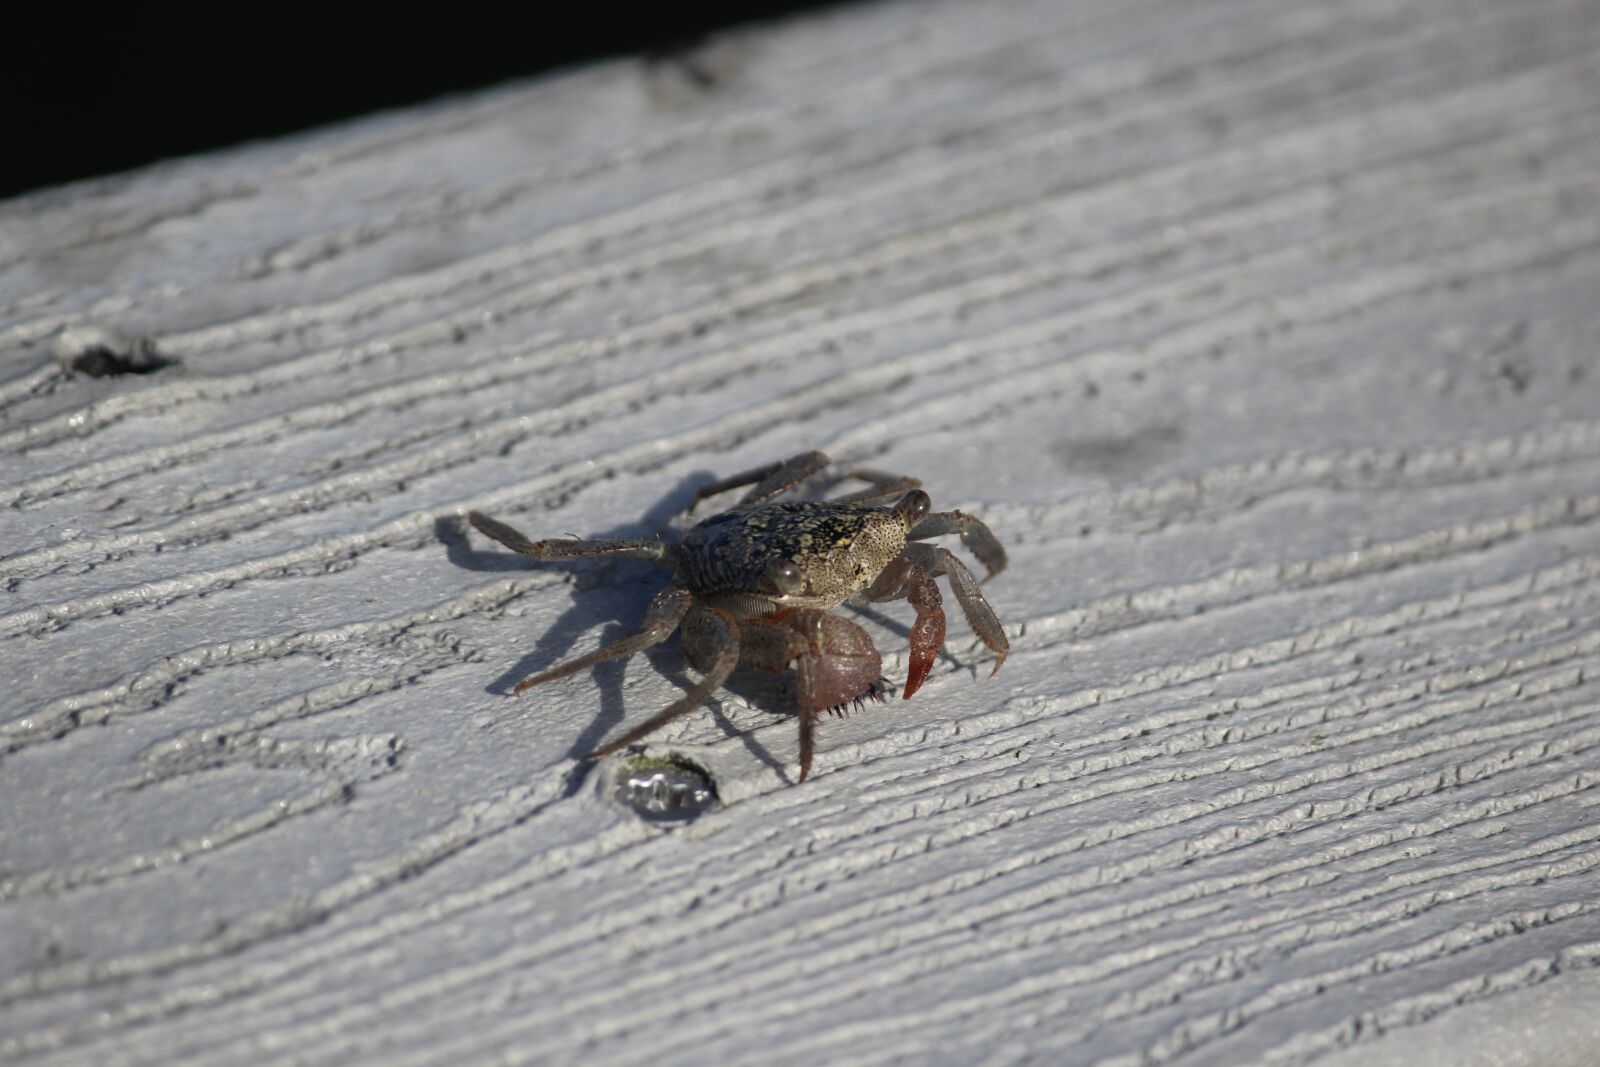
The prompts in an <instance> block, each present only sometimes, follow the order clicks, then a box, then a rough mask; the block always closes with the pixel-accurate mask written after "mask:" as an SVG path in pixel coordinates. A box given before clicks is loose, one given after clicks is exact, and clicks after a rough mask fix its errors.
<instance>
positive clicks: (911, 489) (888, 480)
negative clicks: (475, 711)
mask: <svg viewBox="0 0 1600 1067" xmlns="http://www.w3.org/2000/svg"><path fill="white" fill-rule="evenodd" d="M827 464H828V458H827V457H826V456H824V455H823V454H822V453H820V452H806V453H803V454H801V455H799V456H795V457H793V458H792V459H789V460H786V461H784V462H782V463H773V464H769V465H767V466H765V467H758V468H756V469H755V470H750V471H745V472H744V473H742V474H736V475H734V476H733V477H731V478H725V479H723V480H721V481H718V482H714V483H712V484H711V485H708V486H706V487H705V488H704V489H702V490H700V492H699V493H697V494H696V496H695V499H694V502H693V504H691V505H690V508H691V510H692V509H693V506H694V505H695V504H698V503H699V502H700V501H701V500H703V499H705V498H706V497H709V496H714V495H716V494H718V493H722V492H725V491H727V490H729V489H738V488H742V487H744V486H752V487H753V488H751V489H749V491H747V492H746V493H745V494H744V496H743V497H742V498H740V500H739V502H738V503H737V504H736V505H735V506H734V507H733V508H731V509H729V510H727V511H724V512H722V513H720V514H718V515H713V516H712V517H710V518H708V519H706V520H705V521H703V522H701V523H700V524H698V525H697V526H694V527H692V528H690V529H689V530H688V531H687V532H686V533H685V534H684V535H683V538H682V540H680V541H679V542H678V543H677V544H667V543H664V542H660V541H642V540H640V541H581V540H579V541H562V540H555V541H529V540H528V539H527V538H525V537H524V536H522V534H520V533H518V532H517V531H516V530H514V529H512V528H511V527H510V526H507V525H506V524H505V523H502V522H499V521H497V520H495V519H491V518H489V517H488V516H486V515H481V514H479V513H478V512H472V513H471V514H470V515H469V518H470V519H471V521H472V525H474V526H475V527H477V528H478V530H479V531H480V532H482V533H484V534H486V535H488V536H489V537H492V538H494V539H495V540H496V541H499V542H500V543H501V544H503V545H505V546H506V547H507V548H510V549H512V550H514V551H516V552H520V553H522V554H524V555H527V556H532V557H533V558H534V559H536V560H541V561H546V562H548V561H552V560H569V559H592V558H599V557H612V558H621V559H643V560H653V561H656V562H659V563H665V564H667V565H668V566H670V567H671V568H672V570H673V581H672V584H671V585H669V586H668V587H667V588H665V589H663V590H662V591H661V592H660V593H657V594H656V596H655V599H654V600H652V601H651V602H650V607H649V608H648V609H647V610H646V612H645V617H644V620H643V623H642V625H641V627H640V631H639V633H637V634H635V635H634V636H632V637H629V638H625V639H624V640H621V641H618V642H616V643H615V644H612V645H607V646H605V647H604V648H600V649H597V650H595V651H594V652H590V653H588V654H587V655H583V656H578V657H577V658H575V659H571V660H568V661H567V662H565V663H561V664H557V665H556V666H554V667H552V668H550V669H549V670H546V671H544V672H543V673H540V674H536V675H533V676H532V677H530V678H525V679H523V680H522V681H521V682H518V683H517V686H516V692H518V693H522V692H524V691H525V690H527V689H529V688H531V687H533V686H536V685H540V684H542V683H544V682H549V681H554V680H555V679H557V678H563V677H565V676H567V675H569V674H572V673H574V672H576V671H579V670H582V669H583V668H585V667H589V666H592V665H593V664H596V663H599V662H601V661H602V660H608V659H615V658H617V657H619V656H628V655H632V654H633V653H635V652H638V651H641V650H642V649H646V648H649V647H650V646H652V645H656V644H659V643H661V642H662V641H665V640H666V639H667V638H668V637H669V636H671V634H672V632H673V631H674V630H681V631H682V634H683V637H682V641H683V648H684V654H685V655H686V656H687V657H688V660H689V662H690V664H692V665H693V666H694V667H695V669H696V670H698V671H700V672H701V673H702V674H703V677H702V678H701V680H700V682H699V684H697V685H696V686H695V687H694V688H693V689H692V690H690V692H689V693H688V694H686V695H685V696H684V697H683V699H681V700H678V701H674V702H673V703H672V704H670V705H668V706H667V707H666V708H664V709H663V710H662V711H660V712H658V713H657V714H656V715H654V716H652V717H651V718H649V719H647V720H646V721H645V722H643V723H640V724H639V725H638V726H636V727H634V728H633V729H632V730H629V731H628V732H627V733H625V734H623V735H622V736H621V737H619V738H617V739H616V740H615V741H612V742H610V743H609V744H606V745H602V746H601V747H600V748H598V749H596V750H595V751H593V752H591V753H590V754H589V758H596V757H600V756H605V755H608V754H610V753H612V752H616V751H618V750H619V749H622V748H625V747H627V746H628V745H631V744H633V743H634V742H636V741H638V740H640V739H641V738H643V737H645V736H647V735H648V734H651V733H653V732H654V731H656V730H658V729H660V728H661V727H663V726H665V725H666V724H667V723H669V722H671V721H672V720H673V719H676V718H678V717H679V716H680V715H683V714H684V713H686V712H688V711H691V710H693V709H694V708H696V707H698V706H700V705H701V704H703V703H704V702H705V701H706V700H707V699H708V698H709V697H710V696H711V695H712V693H714V692H715V691H716V690H717V688H718V687H720V686H721V685H722V683H723V682H725V681H726V680H727V678H728V675H729V674H731V673H732V672H733V669H734V667H736V666H737V665H739V664H740V663H744V664H746V665H748V666H752V667H756V668H758V669H760V670H765V671H773V672H782V671H787V670H793V671H794V672H795V677H796V694H795V695H796V704H797V705H798V708H797V710H798V712H799V719H800V775H799V778H798V781H801V782H803V781H805V780H806V778H807V777H808V776H809V775H810V773H811V760H812V754H813V750H814V748H815V726H816V719H817V716H818V715H819V714H820V713H822V712H829V711H832V712H836V713H837V712H838V711H839V710H840V709H842V708H844V707H846V706H848V705H851V704H856V705H859V704H860V703H861V701H863V700H881V699H882V698H883V687H884V681H883V677H882V670H881V668H882V662H881V660H880V658H879V655H878V650H877V648H876V647H874V645H873V644H872V639H871V638H870V637H868V636H867V633H866V631H865V630H863V629H862V628H861V627H860V626H857V625H856V624H855V623H853V622H851V621H850V620H848V619H845V618H842V617H840V616H838V615H834V614H832V609H834V608H837V607H838V606H839V605H840V604H843V603H846V602H865V603H874V602H881V601H890V600H898V599H900V598H901V597H904V598H906V599H907V600H908V601H909V602H910V604H911V607H912V608H914V609H915V610H916V613H917V616H916V621H915V622H914V623H913V624H912V626H911V660H910V666H909V669H908V670H907V674H906V684H905V689H904V695H905V696H906V697H910V696H911V694H913V693H915V692H916V691H917V690H918V689H919V688H921V687H922V684H923V682H925V681H926V680H927V678H928V674H929V672H930V671H932V669H933V664H934V661H935V659H936V658H937V657H938V654H939V650H940V649H942V648H943V647H944V634H945V617H944V607H943V602H942V599H941V597H940V595H939V587H938V585H937V584H936V583H935V582H934V579H935V578H938V577H940V576H944V577H946V578H947V579H948V581H949V582H950V588H951V589H952V590H953V591H954V592H955V595H956V601H957V603H959V604H960V605H961V611H962V614H963V615H965V616H966V619H967V624H968V625H969V626H971V627H972V631H973V633H975V634H976V635H977V636H978V639H979V640H981V641H982V642H983V643H984V644H985V645H986V646H987V647H988V648H989V650H990V651H991V652H993V653H994V655H995V664H994V670H996V671H998V670H999V669H1000V665H1001V664H1002V663H1004V662H1005V658H1006V654H1007V653H1008V652H1009V651H1010V645H1009V644H1008V642H1007V641H1006V635H1005V631H1004V629H1003V628H1002V627H1001V625H1000V620H999V619H998V618H996V617H995V614H994V611H993V609H991V608H990V607H989V604H988V601H986V600H984V598H983V594H982V593H981V592H979V590H978V581H977V579H975V578H974V577H973V576H972V572H971V571H969V570H967V568H966V565H965V564H963V563H962V562H961V561H960V560H959V559H957V558H956V557H955V556H954V555H953V554H952V553H951V552H950V551H949V550H948V549H945V548H940V547H938V546H936V545H929V544H923V543H922V542H923V541H925V540H927V539H929V538H933V537H940V536H944V535H947V534H955V535H957V536H959V537H960V538H961V542H962V544H964V545H966V546H967V548H968V549H969V550H970V551H971V552H972V554H973V555H974V556H975V557H977V559H978V561H979V562H980V563H982V564H983V566H984V568H985V570H986V572H987V574H986V580H987V578H992V577H994V576H995V575H996V574H999V573H1000V572H1001V571H1003V570H1004V569H1005V567H1006V553H1005V549H1004V548H1003V547H1001V545H1000V542H999V540H998V539H996V537H995V536H994V534H993V533H991V532H990V531H989V528H988V527H987V526H985V525H984V524H983V522H981V521H980V520H978V519H976V518H973V517H972V516H971V515H967V514H964V513H962V512H959V511H945V512H933V511H932V510H931V509H932V502H931V501H930V500H929V498H928V494H927V493H925V492H923V491H922V489H921V488H919V485H920V483H919V482H918V481H917V480H916V479H915V478H902V477H895V476H892V475H886V474H879V473H877V472H873V471H853V472H851V474H850V477H853V478H857V479H860V480H861V481H864V482H867V483H868V488H866V489H861V490H858V491H856V492H854V493H849V494H847V495H845V496H842V497H837V498H835V499H833V500H822V501H808V500H788V501H779V500H777V499H776V498H777V497H780V496H782V495H783V494H784V493H786V492H788V491H789V490H791V489H793V488H795V487H796V486H797V485H799V484H800V483H801V482H803V481H805V480H806V479H808V478H811V477H813V476H814V475H816V474H818V473H820V472H821V471H822V470H823V469H824V468H826V467H827ZM990 673H991V674H992V673H993V672H992V671H991V672H990Z"/></svg>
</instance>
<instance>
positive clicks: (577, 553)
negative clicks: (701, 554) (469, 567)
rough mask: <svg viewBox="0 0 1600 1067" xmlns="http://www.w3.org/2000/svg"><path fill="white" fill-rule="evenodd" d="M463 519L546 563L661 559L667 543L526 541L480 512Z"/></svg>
mask: <svg viewBox="0 0 1600 1067" xmlns="http://www.w3.org/2000/svg"><path fill="white" fill-rule="evenodd" d="M467 518H468V519H469V520H470V521H471V522H472V525H474V526H476V527H477V528H478V532H479V533H481V534H483V535H484V536H486V537H492V538H494V539H495V540H496V541H499V542H500V543H501V544H502V545H505V546H506V547H507V548H509V549H511V551H513V552H520V553H522V554H523V555H524V556H532V557H533V558H534V559H537V560H542V561H545V562H549V561H551V560H565V559H604V558H607V557H610V558H613V559H649V560H664V559H666V557H667V546H666V545H665V544H664V543H663V542H661V541H637V540H636V541H585V540H580V539H573V540H554V541H530V540H528V539H527V538H526V537H524V536H522V534H521V532H520V531H518V530H516V529H515V528H513V527H511V526H507V525H506V524H505V523H503V522H501V521H500V520H499V519H491V518H490V517H489V516H487V515H485V514H483V512H481V511H469V512H467Z"/></svg>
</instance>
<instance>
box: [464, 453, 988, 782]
mask: <svg viewBox="0 0 1600 1067" xmlns="http://www.w3.org/2000/svg"><path fill="white" fill-rule="evenodd" d="M715 477H716V476H715V475H714V474H712V473H710V472H708V471H696V472H694V473H693V474H690V475H687V476H685V477H684V478H683V479H682V480H680V481H679V483H678V484H677V485H676V486H674V487H673V488H672V489H671V490H669V491H668V492H667V493H665V494H664V495H663V496H662V497H661V498H660V499H659V500H658V501H657V502H656V503H655V504H653V505H652V506H651V507H650V508H649V509H648V510H647V511H646V512H645V514H644V515H643V516H642V517H641V518H640V519H638V520H636V521H633V522H628V523H623V524H620V525H618V526H614V527H612V528H611V529H609V530H600V531H595V532H593V533H590V534H587V535H585V536H588V537H595V538H650V537H662V538H665V539H668V540H675V539H676V538H677V537H678V536H679V535H680V534H681V532H682V530H683V529H685V528H686V526H687V524H686V523H685V521H684V520H685V516H686V511H687V509H688V507H689V505H690V504H691V503H692V502H693V501H694V495H695V491H696V490H697V489H699V488H700V487H701V486H703V485H705V484H707V483H709V482H711V481H713V480H715ZM724 506H731V500H730V501H729V502H728V504H727V505H724ZM714 514H716V507H715V506H714V507H712V508H707V509H705V511H704V512H703V514H702V515H701V516H700V517H701V518H704V517H707V516H710V515H714ZM506 518H507V519H508V521H511V522H512V524H513V525H523V524H524V523H527V522H528V517H527V516H522V515H511V516H507V517H506ZM524 532H525V533H527V534H528V536H530V537H535V538H536V537H540V536H546V534H545V532H544V531H540V530H538V529H536V528H535V529H524ZM434 534H435V537H436V538H437V539H438V540H439V542H440V543H441V544H443V545H444V546H445V552H446V556H447V558H448V559H449V561H450V562H451V563H454V564H455V565H456V566H459V567H462V568H463V569H466V570H471V571H480V572H488V573H509V572H514V571H544V572H563V571H564V572H566V573H567V576H568V585H569V587H570V589H571V596H572V601H571V603H570V604H569V606H568V607H567V608H566V610H565V611H563V612H562V614H561V616H560V617H559V618H558V619H557V620H556V621H555V622H554V623H553V624H552V625H551V626H550V627H549V628H548V629H546V630H545V632H544V633H542V634H539V635H538V636H537V637H536V638H535V639H534V643H533V647H532V648H531V649H530V650H529V651H528V652H527V653H526V654H525V655H523V656H522V657H521V658H520V659H518V660H517V661H516V663H514V664H512V665H511V666H510V667H509V668H508V669H506V670H505V671H504V672H502V673H501V674H500V675H499V676H498V677H496V678H495V679H494V680H493V681H491V682H490V683H489V684H488V685H487V686H486V687H485V688H486V691H488V692H490V693H494V694H496V695H502V696H509V695H511V694H512V692H513V690H514V687H515V686H516V684H517V682H519V681H521V680H522V679H523V678H527V677H529V676H531V675H534V674H538V673H539V672H541V671H544V670H548V669H549V668H551V667H553V666H555V665H556V664H558V663H560V662H562V661H564V660H566V659H567V658H569V656H570V655H571V653H572V649H573V648H574V646H575V645H577V644H578V643H579V642H580V641H583V639H584V637H585V635H587V634H589V633H591V632H592V631H594V630H595V629H597V628H599V629H600V631H601V633H600V638H599V642H598V644H597V645H596V646H595V647H599V646H601V645H608V644H612V643H614V642H616V641H620V640H622V639H623V638H625V637H628V636H630V635H632V634H634V633H637V632H638V630H639V624H640V622H641V620H642V619H643V617H644V614H645V609H646V608H647V607H648V605H649V603H650V600H651V598H652V597H654V596H655V594H656V593H657V592H659V591H660V590H661V589H662V588H663V587H664V586H665V585H666V582H667V579H668V577H669V572H668V570H667V569H666V568H665V567H662V566H661V565H659V564H653V563H649V562H644V561H639V560H573V561H567V562H549V563H537V562H535V561H533V560H529V559H527V558H526V557H523V556H519V555H517V554H516V553H514V552H511V551H510V550H509V549H506V548H503V547H501V546H499V545H494V546H493V547H491V548H477V547H474V544H473V540H472V534H471V532H470V531H469V528H468V526H467V523H466V521H465V520H464V519H463V518H461V517H460V516H454V515H451V516H444V517H441V518H439V519H437V520H436V521H435V523H434ZM601 590H605V592H604V593H601V592H600V591H601ZM851 610H853V611H855V612H856V613H858V614H860V615H862V616H864V617H866V618H869V619H872V620H873V621H875V622H877V623H878V624H879V625H881V626H883V627H884V628H885V629H887V630H889V631H890V632H892V633H893V634H895V639H896V640H897V641H898V642H902V644H901V647H904V644H903V642H907V641H908V640H909V638H910V633H911V629H910V627H909V626H908V625H906V624H905V623H902V622H901V621H899V620H898V619H895V618H893V617H891V616H889V615H886V614H885V613H883V612H882V611H881V610H878V608H876V607H868V606H851ZM584 643H585V644H587V642H584ZM889 651H890V650H888V649H886V650H885V652H886V653H887V652H889ZM643 655H644V656H645V658H646V659H647V660H648V661H649V663H650V665H651V667H652V668H654V669H655V671H656V672H657V673H658V674H660V675H661V676H662V677H664V678H666V679H667V680H668V681H670V682H672V683H673V684H674V685H676V686H678V687H679V688H680V689H682V690H683V691H684V692H688V691H689V690H690V689H692V688H694V685H695V679H694V677H693V676H692V675H691V674H690V673H689V672H688V665H687V661H686V660H685V659H684V655H683V652H682V650H681V648H680V647H679V645H678V642H677V640H676V638H669V639H668V640H667V641H664V642H662V643H661V644H659V645H654V646H652V647H650V648H648V649H645V650H644V652H643ZM940 658H941V659H943V660H947V661H949V662H952V663H954V664H955V665H956V666H958V667H959V666H961V665H962V664H961V663H960V662H959V661H958V660H956V659H955V657H954V656H952V655H951V654H950V653H949V652H948V651H943V650H942V651H941V653H940ZM627 664H628V657H622V658H618V659H614V660H607V661H605V662H602V663H597V664H595V665H594V666H593V667H591V668H589V671H588V672H587V674H588V676H589V678H590V679H591V680H592V682H593V684H594V686H595V688H596V689H597V690H598V691H599V705H600V709H599V713H598V714H597V715H596V716H595V718H594V719H593V720H592V721H591V722H590V723H589V724H588V725H587V726H586V727H584V729H583V730H582V731H581V732H580V733H579V734H578V736H577V737H576V738H575V739H574V740H573V743H572V745H571V747H570V748H569V749H568V751H567V758H568V759H571V760H575V761H576V763H575V765H574V767H573V769H572V770H571V771H570V772H569V774H568V777H567V787H566V792H567V794H568V795H571V794H572V793H575V792H576V791H577V790H578V789H579V788H580V787H581V786H582V784H583V781H584V780H585V778H586V777H587V774H588V771H589V769H590V767H591V766H592V763H591V762H590V761H589V760H586V759H585V758H584V757H585V756H587V755H588V754H589V753H590V752H593V751H594V750H595V749H596V748H599V747H600V746H601V745H602V744H603V743H604V742H605V739H606V738H607V737H608V736H610V735H611V734H612V733H614V732H615V731H616V729H617V728H618V727H620V726H621V725H622V724H623V722H624V721H625V719H626V710H627V709H626V706H625V705H626V702H625V699H624V685H623V680H624V677H625V674H626V670H627ZM576 677H581V675H580V676H576ZM792 679H793V676H792V674H790V673H785V674H782V675H774V674H770V673H767V672H763V671H757V670H754V669H752V668H748V667H742V666H741V667H739V668H738V669H737V670H735V671H734V673H733V676H732V677H730V678H729V679H728V681H727V682H726V683H725V684H724V685H723V686H722V688H721V689H720V690H718V693H717V694H716V695H713V696H712V697H711V698H710V699H709V700H708V701H707V702H706V703H705V705H704V707H705V709H706V710H707V711H709V712H710V713H711V716H712V719H713V721H715V722H716V724H717V726H718V728H719V729H721V730H722V731H723V733H724V734H726V735H727V736H728V737H731V738H738V739H740V741H741V742H742V743H743V744H744V746H745V747H746V749H747V750H748V751H749V752H750V753H751V755H753V756H754V757H755V758H756V759H758V760H760V761H761V762H762V763H764V764H766V765H767V766H769V767H771V768H772V769H773V770H775V771H776V772H777V773H778V774H779V775H780V776H782V777H785V778H787V779H789V780H793V778H794V776H795V773H796V769H794V768H789V767H786V766H785V765H784V763H783V762H782V761H781V760H779V759H777V758H776V757H774V756H773V755H772V753H770V752H768V751H767V750H766V749H765V748H764V747H762V746H761V745H759V744H757V743H756V742H755V739H754V732H755V730H756V729H757V728H758V727H760V726H764V725H767V724H768V723H769V722H770V719H768V718H767V717H766V716H767V714H770V713H774V712H776V713H779V714H786V715H789V716H793V714H794V687H793V680H792ZM573 680H574V679H561V680H558V681H556V682H553V683H551V684H552V686H555V685H564V684H571V683H572V681H573ZM539 692H540V690H539V689H534V690H530V691H528V692H526V693H524V694H523V695H522V697H521V699H523V700H526V701H530V702H531V701H534V700H537V699H538V695H539ZM726 694H732V695H733V696H734V697H736V698H737V700H738V701H739V702H742V703H743V704H745V705H747V706H748V707H750V708H752V709H761V710H762V711H763V713H764V714H763V718H762V721H760V722H755V723H748V722H747V723H746V724H745V725H742V726H741V725H739V724H737V723H735V722H734V721H733V719H732V718H730V715H729V712H730V711H733V712H734V713H735V714H737V711H738V709H736V708H735V707H732V706H730V702H728V701H727V700H726V699H725V697H726ZM636 710H637V711H644V710H651V711H653V710H656V709H654V708H652V709H636ZM698 713H699V712H698V711H691V712H689V713H688V714H691V715H692V714H698ZM863 713H865V712H863ZM829 718H830V717H828V716H824V717H823V719H822V721H821V722H820V723H819V725H820V726H822V728H823V729H824V730H825V729H826V726H825V725H824V724H825V723H826V722H827V721H829Z"/></svg>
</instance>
